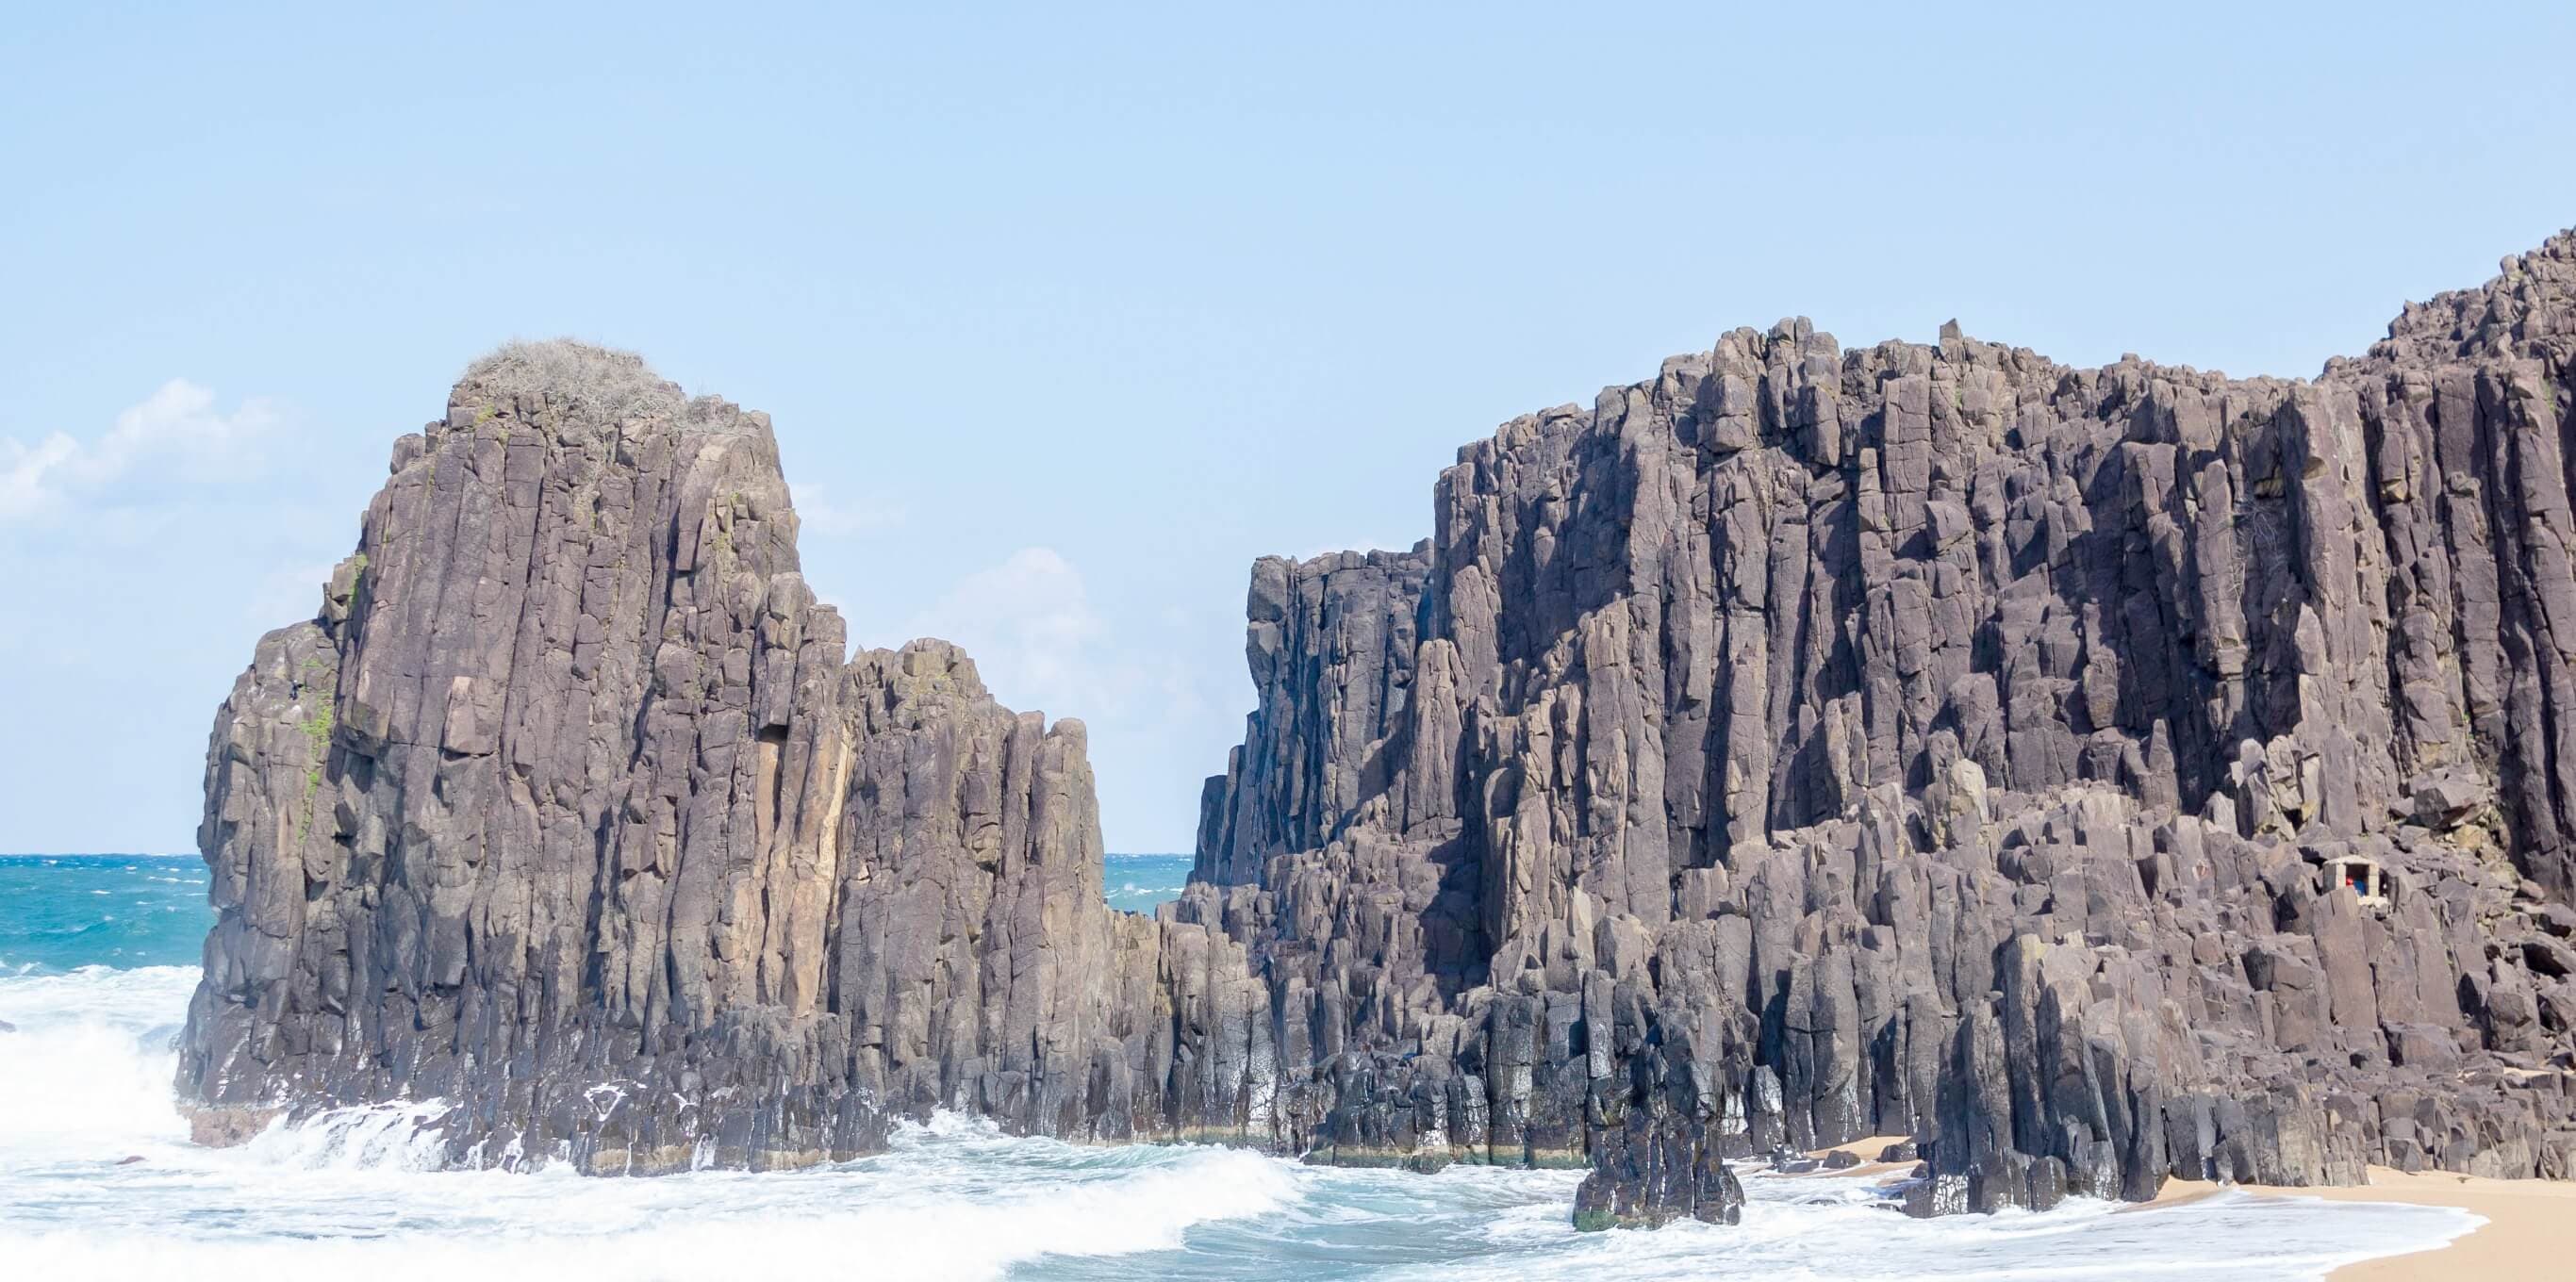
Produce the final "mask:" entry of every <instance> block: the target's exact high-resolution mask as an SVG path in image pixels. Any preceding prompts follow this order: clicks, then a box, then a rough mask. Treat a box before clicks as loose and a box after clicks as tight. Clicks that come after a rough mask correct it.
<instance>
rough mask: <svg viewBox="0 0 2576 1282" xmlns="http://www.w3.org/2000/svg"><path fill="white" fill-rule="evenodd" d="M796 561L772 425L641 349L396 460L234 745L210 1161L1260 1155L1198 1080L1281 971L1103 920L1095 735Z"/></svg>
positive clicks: (267, 641) (503, 394) (551, 349)
mask: <svg viewBox="0 0 2576 1282" xmlns="http://www.w3.org/2000/svg"><path fill="white" fill-rule="evenodd" d="M795 534H796V521H795V517H794V515H793V512H792V509H791V508H790V506H789V502H788V494H787V488H786V485H785V483H784V482H783V481H782V480H781V478H780V474H779V468H778V457H777V447H776V445H775V442H774V440H773V438H772V436H771V434H770V428H769V424H768V421H767V419H766V418H765V417H764V416H762V415H759V414H756V413H745V412H743V411H741V410H739V409H737V408H735V407H734V406H732V405H729V404H726V403H724V402H722V401H720V400H716V399H714V398H701V399H698V400H689V399H687V398H685V397H683V396H682V395H681V394H680V393H679V390H678V389H677V388H674V387H671V386H670V385H668V384H665V383H662V382H661V381H660V380H658V379H656V378H655V377H653V376H652V375H651V373H650V372H649V371H647V370H645V369H644V367H643V366H642V364H641V362H639V361H636V360H635V359H634V358H632V357H630V356H624V355H622V354H617V353H610V352H604V351H600V350H598V349H594V348H585V347H581V346H578V345H574V344H563V343H556V344H539V345H528V346H519V347H514V348H510V349H505V350H504V351H502V352H501V353H498V354H496V355H495V356H494V357H492V358H490V359H488V360H487V361H485V362H483V363H481V364H478V365H477V366H476V367H475V368H474V369H473V370H470V371H468V373H467V375H466V377H465V378H464V380H463V381H461V382H459V383H458V384H457V385H456V388H455V390H454V391H453V393H452V394H451V395H450V397H449V403H448V410H447V414H446V416H445V418H444V419H443V420H442V421H440V422H436V423H432V424H430V425H429V427H428V428H427V429H425V431H424V432H423V433H422V434H420V435H417V436H407V437H404V438H403V439H402V440H401V441H400V442H398V443H397V444H396V446H395V449H394V458H393V475H392V479H391V480H389V481H388V482H387V483H386V485H385V488H384V490H383V491H382V492H381V493H380V494H378V495H377V497H376V499H375V502H374V503H373V504H372V505H371V506H370V507H369V509H368V511H367V515H366V519H365V522H364V524H363V526H362V533H361V537H360V542H359V550H358V551H357V553H356V554H354V555H352V556H351V557H350V558H349V559H348V560H347V561H345V562H343V563H342V564H341V566H340V567H339V569H338V571H337V572H336V573H335V574H334V575H333V576H332V580H331V584H330V586H329V588H328V589H327V592H326V599H325V602H324V608H323V610H322V613H321V615H320V617H318V618H316V619H315V620H313V621H311V622H308V623H301V624H297V625H295V626H293V627H289V628H285V629H282V630H280V631H278V632H275V633H272V634H270V635H269V636H268V637H266V638H264V639H263V640H262V641H261V643H260V646H259V652H258V656H257V658H256V659H255V661H254V662H253V663H252V665H251V668H250V670H249V671H248V672H246V673H244V674H243V675H242V677H241V679H240V681H239V682H237V683H236V685H235V687H234V690H233V694H232V697H231V699H230V700H229V701H227V702H226V703H225V705H224V707H223V709H222V711H221V712H220V713H219V715H218V717H217V719H216V725H215V732H214V739H213V744H212V747H211V750H210V753H209V757H208V763H207V775H206V799H207V800H206V819H205V823H204V826H203V828H202V829H201V830H200V832H199V841H200V844H201V846H202V848H203V850H204V852H205V855H206V859H207V862H208V864H209V865H210V866H211V867H212V869H213V872H214V882H213V892H212V893H213V898H214V901H215V904H216V906H217V908H218V909H219V910H220V915H219V920H218V923H217V925H216V927H215V929H214V932H213V934H212V935H211V936H210V937H209V938H208V940H207V946H206V976H205V980H204V982H203V984H202V985H201V986H200V988H199V990H198V994H197V998H196V1001H195V1003H194V1005H193V1006H192V1008H191V1010H190V1012H189V1021H188V1028H187V1034H186V1037H185V1039H184V1046H183V1053H182V1056H181V1065H180V1082H179V1086H180V1094H181V1097H182V1100H183V1102H184V1103H185V1104H186V1105H187V1107H189V1108H190V1109H191V1111H192V1112H193V1113H194V1116H195V1118H196V1122H197V1131H198V1133H199V1135H200V1136H201V1137H202V1138H206V1139H211V1140H222V1139H228V1138H237V1137H239V1136H241V1135H243V1134H244V1133H246V1132H247V1131H248V1130H249V1129H251V1128H255V1127H256V1126H258V1125H261V1124H264V1123H265V1122H266V1121H267V1120H268V1119H270V1118H272V1117H274V1116H276V1115H278V1114H280V1113H291V1112H300V1111H311V1110H313V1109H317V1108H324V1107H330V1106H334V1105H347V1104H363V1103H373V1102H379V1101H389V1100H397V1099H410V1100H428V1099H438V1100H441V1101H444V1102H446V1103H447V1104H448V1105H450V1106H451V1107H450V1111H449V1112H448V1113H447V1114H446V1115H445V1117H444V1118H443V1119H442V1120H441V1122H440V1123H439V1125H440V1126H441V1127H442V1128H443V1130H444V1132H445V1134H446V1135H447V1137H448V1139H449V1141H450V1148H451V1151H452V1154H453V1156H454V1157H455V1159H456V1160H458V1161H460V1162H483V1163H507V1162H514V1161H517V1160H520V1159H522V1158H539V1157H553V1156H557V1155H562V1156H567V1157H569V1158H571V1159H572V1160H575V1161H577V1162H579V1163H580V1164H581V1165H583V1166H584V1167H585V1168H587V1169H592V1170H613V1171H660V1170H669V1169H674V1168H681V1167H686V1166H690V1165H693V1164H705V1163H715V1164H724V1165H749V1166H755V1167H760V1166H777V1165H794V1164H802V1163H810V1162H814V1161H818V1160H823V1159H826V1158H831V1157H845V1156H849V1155H852V1154H855V1153H861V1152H866V1151H869V1150H871V1149H873V1148H876V1147H878V1146H879V1145H880V1144H881V1142H882V1139H883V1135H884V1132H885V1128H886V1125H887V1123H888V1122H889V1120H891V1119H893V1118H896V1117H904V1116H919V1115H924V1114H926V1113H928V1112H929V1111H930V1110H932V1109H933V1108H937V1107H948V1108H957V1109H965V1110H972V1111H975V1112H978V1113H983V1114H987V1115H990V1116H993V1117H995V1118H998V1119H1001V1120H1002V1121H1003V1122H1005V1123H1007V1124H1008V1125H1011V1126H1013V1127H1015V1128H1017V1129H1022V1130H1029V1131H1042V1132H1048V1133H1056V1134H1067V1135H1081V1136H1088V1137H1096V1138H1104V1139H1116V1138H1126V1137H1129V1136H1131V1135H1144V1136H1174V1135H1187V1134H1196V1133H1198V1132H1199V1131H1202V1130H1210V1129H1211V1128H1209V1127H1203V1126H1199V1125H1198V1123H1199V1122H1200V1121H1201V1120H1202V1119H1204V1118H1207V1117H1214V1118H1217V1119H1221V1120H1223V1121H1224V1122H1225V1123H1226V1125H1219V1126H1216V1127H1214V1128H1213V1130H1214V1131H1216V1132H1220V1133H1223V1134H1224V1135H1226V1136H1227V1137H1229V1138H1231V1137H1234V1136H1235V1130H1230V1129H1227V1126H1228V1125H1231V1124H1232V1119H1238V1118H1240V1116H1241V1115H1242V1113H1243V1106H1242V1101H1241V1100H1240V1099H1237V1098H1233V1097H1225V1098H1221V1099H1217V1100H1216V1101H1214V1102H1213V1103H1212V1104H1203V1103H1202V1099H1203V1096H1204V1095H1205V1092H1204V1091H1202V1090H1199V1089H1198V1086H1199V1083H1197V1082H1195V1081H1191V1082H1176V1081H1175V1079H1174V1075H1173V1073H1172V1071H1171V1064H1172V1061H1173V1059H1174V1056H1175V1050H1174V1047H1173V1041H1174V1038H1175V1036H1176V1033H1177V1031H1180V1030H1188V1031H1190V1032H1191V1033H1192V1035H1193V1036H1198V1035H1201V1034H1200V1031H1199V1030H1202V1029H1203V1028H1204V1027H1206V1026H1207V1025H1208V1024H1209V1023H1211V1022H1217V1023H1220V1024H1221V1022H1222V1012H1220V1011H1217V1010H1216V1009H1215V1008H1216V1007H1218V1006H1221V1005H1223V1004H1224V1003H1227V1002H1233V1003H1236V1004H1237V1005H1243V1004H1247V1003H1248V1002H1249V1000H1250V999H1248V998H1246V997H1245V996H1244V995H1243V994H1242V993H1241V992H1240V991H1239V989H1240V987H1241V985H1242V984H1243V983H1244V982H1245V981H1244V979H1243V978H1242V977H1243V975H1244V966H1243V963H1242V962H1241V960H1240V959H1239V957H1237V956H1236V955H1235V954H1234V953H1233V952H1231V951H1230V950H1229V949H1228V947H1227V946H1226V945H1225V943H1224V942H1223V941H1211V940H1209V939H1207V938H1206V937H1205V932H1203V931H1196V930H1193V929H1191V928H1182V927H1165V926H1158V925H1157V924H1156V923H1154V922H1152V921H1150V920H1147V919H1143V918H1139V917H1135V916H1133V915H1130V914H1119V913H1113V912H1111V911H1110V910H1109V909H1108V908H1107V907H1106V905H1105V904H1104V902H1103V900H1102V896H1101V891H1100V875H1101V867H1100V837H1099V824H1098V820H1097V816H1096V813H1095V810H1094V803H1093V799H1092V782H1091V770H1090V766H1089V764H1088V761H1087V760H1086V757H1085V753H1084V739H1083V731H1082V727H1081V725H1080V723H1078V722H1074V721H1060V722H1057V723H1056V724H1055V725H1054V726H1052V727H1049V726H1047V725H1045V724H1044V723H1043V721H1042V719H1041V718H1040V717H1039V716H1038V715H1037V714H1034V713H1030V714H1013V713H1011V712H1010V711H1008V710H1006V709H1003V708H1001V707H999V706H998V705H996V704H995V703H994V702H993V701H992V699H991V698H990V697H988V696H987V695H986V693H985V691H984V688H983V686H982V684H981V683H980V682H979V681H978V679H977V677H976V673H975V669H974V666H973V664H972V663H971V662H969V661H968V660H967V658H966V656H965V655H964V654H962V653H960V652H959V651H957V650H956V649H955V648H954V647H951V646H948V645H946V644H945V643H942V642H936V641H922V642H915V643H913V644H912V645H909V646H907V647H905V648H904V649H903V650H901V651H897V652H886V651H871V652H867V653H863V654H861V655H859V656H858V657H857V658H856V659H850V658H848V657H847V655H846V644H845V639H844V631H843V627H842V622H841V619H840V617H839V615H838V614H837V613H836V612H835V611H833V610H832V609H831V608H830V607H829V606H823V605H818V604H816V603H815V601H814V598H813V594H812V593H811V592H810V591H809V590H808V589H807V588H806V586H805V583H804V580H803V578H802V577H801V576H800V575H799V573H798V572H797V559H796V547H795ZM1174 934H1178V935H1184V936H1196V938H1194V939H1190V940H1188V941H1187V942H1185V943H1183V944H1181V945H1177V946H1175V947H1173V948H1172V949H1170V950H1169V951H1168V952H1167V950H1166V940H1167V937H1168V936H1171V935H1174ZM1211 974H1215V975H1217V976H1219V977H1220V978H1219V980H1218V981H1216V982H1215V983H1212V982H1211V981H1210V979H1209V976H1210V975H1211ZM1227 976H1231V977H1232V978H1231V979H1230V980H1228V979H1226V978H1225V977H1227ZM1228 983H1231V984H1232V985H1233V987H1227V986H1226V984H1228ZM1238 1023H1239V1019H1238ZM1193 1045H1195V1043H1194V1044H1193ZM1237 1067H1238V1069H1239V1066H1237ZM1240 1077H1241V1074H1240V1072H1239V1071H1238V1072H1237V1073H1236V1074H1235V1078H1236V1080H1238V1081H1239V1080H1240ZM1209 1080H1211V1081H1213V1080H1214V1079H1213V1078H1211V1079H1209ZM1237 1129H1239V1128H1237Z"/></svg>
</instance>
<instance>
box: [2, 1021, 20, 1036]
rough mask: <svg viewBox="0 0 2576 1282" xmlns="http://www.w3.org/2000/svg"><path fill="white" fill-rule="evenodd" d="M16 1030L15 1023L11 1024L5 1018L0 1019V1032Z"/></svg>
mask: <svg viewBox="0 0 2576 1282" xmlns="http://www.w3.org/2000/svg"><path fill="white" fill-rule="evenodd" d="M17 1031H18V1026H17V1025H16V1024H12V1023H10V1022H9V1021H7V1020H5V1019H0V1033H14V1032H17Z"/></svg>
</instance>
